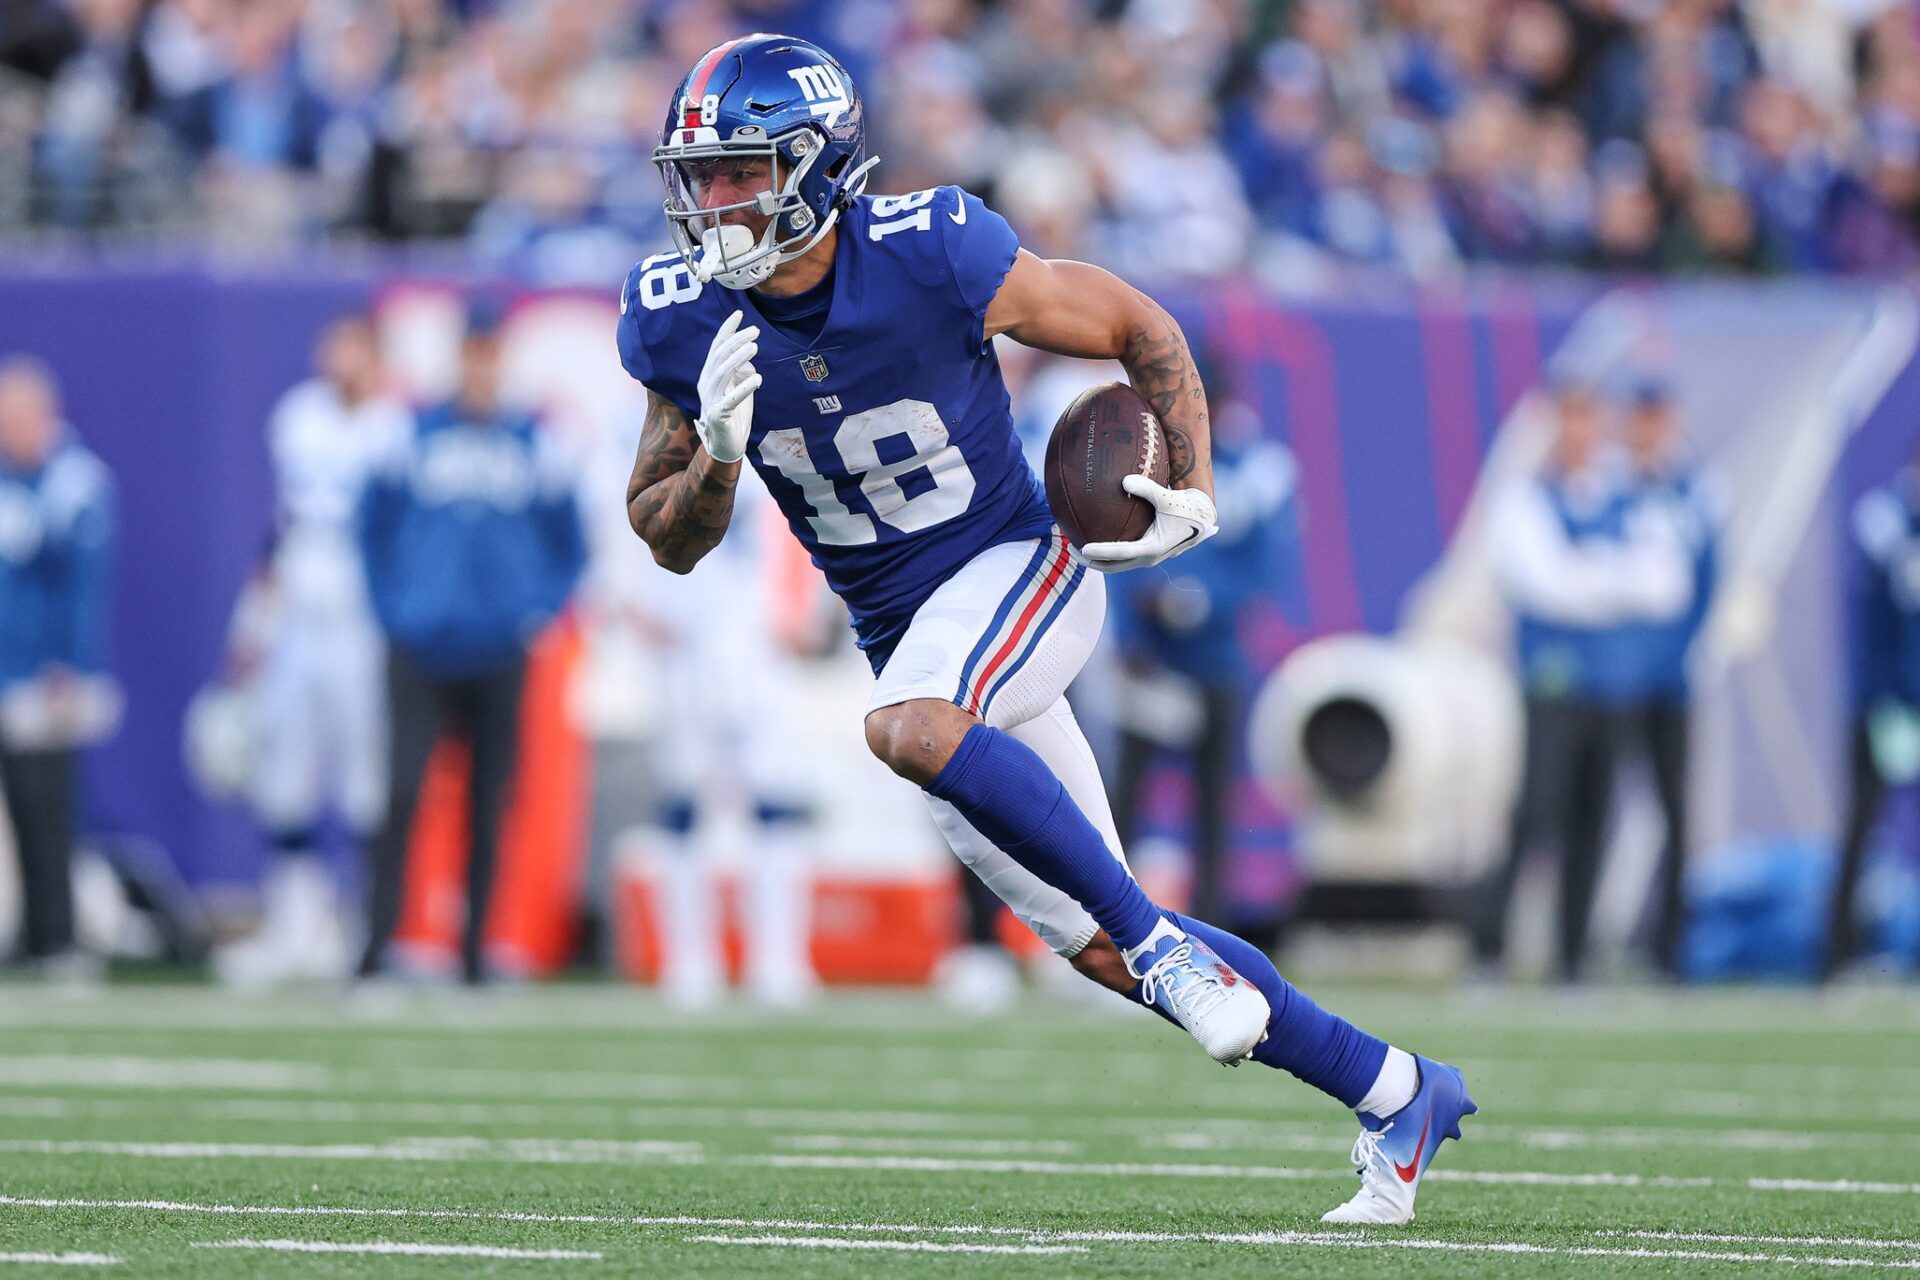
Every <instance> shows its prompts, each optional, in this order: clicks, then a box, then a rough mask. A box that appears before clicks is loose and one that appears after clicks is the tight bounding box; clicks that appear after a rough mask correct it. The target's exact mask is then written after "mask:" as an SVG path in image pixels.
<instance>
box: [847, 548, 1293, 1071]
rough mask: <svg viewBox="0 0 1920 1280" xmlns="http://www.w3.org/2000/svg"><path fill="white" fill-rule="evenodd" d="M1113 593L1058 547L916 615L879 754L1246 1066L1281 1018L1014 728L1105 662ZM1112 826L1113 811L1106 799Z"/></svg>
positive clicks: (948, 587) (942, 597)
mask: <svg viewBox="0 0 1920 1280" xmlns="http://www.w3.org/2000/svg"><path fill="white" fill-rule="evenodd" d="M1105 604H1106V592H1105V586H1104V584H1103V582H1102V581H1101V579H1100V577H1099V575H1098V574H1093V573H1089V572H1088V571H1087V569H1086V568H1085V566H1083V565H1081V564H1080V563H1079V561H1078V560H1077V559H1075V558H1074V557H1073V556H1072V555H1071V554H1070V552H1069V550H1068V547H1067V544H1066V542H1065V540H1064V539H1062V538H1060V537H1059V536H1058V535H1057V534H1056V535H1055V536H1053V537H1051V538H1045V539H1037V540H1035V541H1033V542H1027V543H1011V544H1006V545H1003V546H999V547H993V548H990V549H989V550H987V551H985V552H983V553H981V554H980V555H978V556H976V557H974V559H973V560H971V561H969V562H968V563H967V564H966V565H964V566H962V567H961V569H960V570H959V571H958V572H957V573H955V574H954V575H953V576H952V577H950V578H949V579H947V581H945V582H944V583H942V584H941V585H940V587H939V588H938V589H937V590H936V591H935V592H934V593H933V595H932V596H931V597H929V599H928V600H927V602H926V603H925V604H924V605H922V607H921V608H920V609H919V610H918V611H917V612H916V613H915V615H914V619H913V622H912V624H911V625H910V626H909V627H908V629H907V632H906V634H905V635H904V636H902V638H901V641H900V644H899V647H898V648H897V649H896V650H895V652H894V654H893V655H892V657H891V658H890V659H889V660H888V662H887V664H886V667H885V669H884V670H883V671H882V672H881V675H880V678H879V681H878V682H877V684H876V686H875V689H874V694H873V697H872V698H871V699H870V701H869V703H868V715H867V722H866V729H867V742H868V745H869V746H870V747H871V748H872V749H873V751H874V754H875V755H876V756H878V757H879V758H880V759H881V760H882V761H884V762H885V763H886V764H887V765H888V766H889V767H890V768H892V769H893V771H894V772H896V773H898V774H900V775H901V776H902V777H905V778H907V779H909V780H911V781H913V782H915V783H917V784H919V785H920V787H921V788H922V789H923V790H925V791H926V792H927V794H928V795H929V796H931V797H933V798H935V799H937V800H941V801H944V802H945V803H946V804H947V805H949V806H951V807H952V809H953V810H954V812H955V813H956V814H957V815H958V816H959V817H960V818H962V819H964V820H965V822H966V823H967V824H968V825H969V826H971V827H972V828H973V829H974V830H975V831H977V832H978V833H979V834H980V835H981V836H982V837H984V838H985V839H986V841H987V842H988V843H989V844H991V845H992V846H993V847H995V848H997V849H999V850H1001V851H1002V852H1004V853H1005V854H1006V855H1007V856H1008V857H1009V858H1011V859H1012V860H1013V861H1014V862H1015V863H1017V864H1019V865H1020V866H1022V867H1024V868H1025V869H1026V870H1028V871H1030V872H1032V873H1033V874H1034V876H1036V877H1037V878H1038V879H1039V880H1040V881H1042V882H1043V883H1045V884H1046V885H1048V886H1051V887H1052V888H1053V889H1056V890H1058V891H1059V892H1060V893H1062V894H1064V895H1065V896H1066V897H1068V898H1070V899H1071V900H1073V901H1074V902H1077V903H1079V904H1080V905H1081V906H1082V907H1084V908H1085V909H1086V911H1087V913H1088V914H1089V915H1090V916H1091V917H1092V918H1093V920H1094V921H1096V922H1097V923H1098V925H1099V927H1100V928H1102V929H1104V930H1106V932H1107V934H1108V936H1109V937H1111V938H1113V939H1114V941H1115V942H1116V943H1118V944H1119V945H1120V948H1121V951H1122V954H1123V955H1125V957H1126V959H1127V964H1128V967H1129V969H1130V970H1131V971H1132V972H1133V973H1134V974H1135V975H1136V976H1139V977H1141V978H1142V979H1143V981H1144V983H1145V985H1146V990H1147V992H1148V994H1149V996H1150V997H1152V996H1155V995H1157V996H1158V997H1159V998H1160V1000H1161V1002H1162V1003H1163V1004H1164V1005H1165V1006H1166V1007H1167V1008H1168V1009H1169V1010H1170V1011H1171V1012H1173V1013H1174V1015H1175V1016H1176V1017H1177V1018H1178V1019H1179V1021H1180V1024H1181V1025H1182V1026H1184V1027H1186V1028H1187V1030H1188V1031H1189V1032H1191V1033H1192V1034H1193V1035H1194V1038H1195V1039H1197V1040H1198V1041H1200V1043H1201V1045H1202V1047H1203V1048H1205V1049H1206V1051H1207V1052H1208V1054H1210V1055H1211V1056H1212V1057H1213V1058H1214V1059H1215V1060H1217V1061H1220V1062H1225V1063H1232V1062H1238V1061H1241V1060H1242V1059H1244V1058H1245V1057H1246V1056H1247V1053H1248V1051H1249V1050H1250V1049H1251V1048H1252V1047H1253V1045H1254V1043H1255V1042H1256V1041H1257V1040H1258V1039H1259V1037H1260V1036H1261V1035H1262V1034H1264V1032H1265V1027H1266V1022H1267V1014H1268V1010H1267V1008H1266V1002H1265V1000H1264V999H1263V998H1261V996H1260V995H1259V993H1258V991H1257V990H1255V989H1253V988H1252V987H1250V986H1248V985H1247V984H1244V983H1241V982H1239V981H1238V979H1237V978H1236V977H1235V975H1234V974H1233V973H1232V972H1231V970H1230V969H1228V968H1227V966H1226V965H1225V964H1224V963H1223V962H1221V961H1220V960H1219V958H1218V957H1216V956H1214V955H1213V954H1212V953H1211V952H1210V951H1208V950H1207V949H1206V947H1205V944H1204V943H1198V942H1196V941H1195V940H1193V939H1190V938H1188V937H1187V936H1186V935H1184V934H1182V933H1181V932H1180V930H1179V929H1178V928H1177V927H1175V926H1174V925H1173V923H1172V922H1171V921H1170V920H1168V919H1167V917H1166V916H1165V915H1163V914H1162V913H1161V911H1160V910H1159V908H1158V907H1156V906H1155V905H1154V903H1153V902H1152V900H1151V899H1149V898H1148V897H1147V895H1146V894H1145V893H1144V892H1143V891H1142V890H1141V888H1140V886H1139V884H1137V883H1136V882H1135V881H1134V879H1133V876H1132V873H1130V872H1129V871H1128V870H1127V867H1126V864H1125V862H1123V861H1122V860H1121V859H1120V858H1119V857H1118V856H1117V854H1116V852H1115V851H1114V845H1115V844H1117V840H1116V839H1115V838H1114V836H1113V833H1112V819H1111V816H1110V815H1109V816H1107V818H1106V819H1105V821H1106V826H1107V830H1106V831H1104V832H1103V831H1101V830H1100V829H1099V828H1098V827H1096V826H1095V825H1094V823H1093V822H1091V821H1089V819H1088V816H1087V813H1086V811H1085V810H1084V809H1083V808H1082V807H1081V806H1080V804H1078V803H1077V802H1076V801H1075V800H1074V799H1073V798H1072V797H1071V796H1069V795H1068V794H1067V792H1066V789H1065V788H1064V787H1063V786H1062V784H1061V781H1060V779H1059V777H1058V776H1057V775H1056V774H1055V773H1054V772H1053V771H1052V770H1051V769H1049V768H1048V767H1047V764H1046V762H1045V761H1043V760H1042V759H1041V758H1040V757H1039V756H1038V755H1036V754H1035V753H1034V751H1033V749H1032V748H1031V747H1028V746H1027V745H1025V744H1024V743H1022V742H1021V741H1020V740H1019V739H1018V738H1017V737H1015V736H1014V735H1013V734H1011V733H1009V732H1007V731H1006V728H1005V727H1004V726H1013V725H1018V724H1021V723H1023V722H1024V721H1026V720H1030V719H1032V718H1033V717H1034V716H1036V715H1038V714H1039V713H1040V712H1041V711H1043V710H1045V709H1046V708H1047V707H1049V706H1051V705H1052V704H1053V703H1054V702H1055V701H1057V700H1058V699H1059V697H1060V693H1061V691H1062V690H1064V688H1065V686H1066V684H1067V682H1068V681H1069V680H1071V679H1072V678H1073V676H1074V674H1075V673H1076V672H1078V671H1079V669H1080V668H1081V666H1082V665H1083V664H1084V663H1085V662H1086V659H1087V656H1088V654H1090V653H1091V652H1092V649H1093V645H1094V643H1095V641H1096V640H1097V639H1098V638H1099V633H1100V625H1101V622H1102V619H1103V617H1104V614H1105ZM1100 805H1101V811H1102V812H1103V813H1104V812H1105V807H1106V806H1105V797H1104V795H1103V796H1102V797H1101V798H1100Z"/></svg>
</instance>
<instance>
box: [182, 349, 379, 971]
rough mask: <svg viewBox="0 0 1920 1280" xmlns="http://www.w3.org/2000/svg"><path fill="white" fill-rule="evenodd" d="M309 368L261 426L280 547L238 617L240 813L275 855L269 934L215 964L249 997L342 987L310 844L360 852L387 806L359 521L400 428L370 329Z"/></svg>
mask: <svg viewBox="0 0 1920 1280" xmlns="http://www.w3.org/2000/svg"><path fill="white" fill-rule="evenodd" d="M314 365H315V376H314V377H312V378H309V379H307V380H306V381H304V382H301V383H300V384H298V385H297V386H295V387H294V388H292V389H291V390H290V391H288V392H287V393H286V394H285V395H284V396H282V397H281V398H280V401H279V403H278V404H277V405H276V406H275V408H274V410H273V415H272V417H271V419H270V420H269V422H268V426H267V437H268V446H269V449H270V450H271V453H272V457H273V469H274V479H275V484H276V488H277V491H278V515H277V521H276V531H275V538H274V543H273V548H272V552H271V554H270V556H269V557H268V560H267V563H266V565H265V567H264V570H263V572H262V574H261V575H260V577H259V578H258V579H257V580H256V581H255V582H254V583H253V584H251V585H250V587H249V590H248V598H247V600H246V601H245V602H244V603H243V605H242V607H241V608H240V609H239V610H237V611H236V614H237V619H238V622H237V625H236V636H235V640H234V646H233V647H234V655H235V656H234V661H235V666H236V674H237V675H239V676H240V677H241V678H242V679H243V680H244V681H246V682H248V683H250V684H251V686H252V693H253V697H252V704H251V705H252V708H253V725H252V730H253V732H252V734H251V735H250V737H251V743H252V747H253V752H252V758H253V762H254V766H253V769H252V770H251V773H252V777H251V781H250V785H249V786H248V788H247V799H248V801H249V802H250V804H251V806H252V808H253V809H254V812H255V813H256V815H257V816H258V818H259V820H260V823H261V825H262V827H263V828H264V829H265V831H266V834H267V838H268V841H269V843H270V845H271V849H272V854H271V863H270V865H269V867H268V869H267V875H266V880H265V884H264V887H263V916H262V924H261V927H260V930H259V931H258V933H257V934H255V935H254V936H253V937H252V938H249V939H247V940H246V941H245V942H243V943H241V944H238V945H236V946H233V947H229V948H226V949H224V950H223V951H222V952H221V953H220V955H219V958H218V965H219V968H220V970H221V972H222V975H223V976H224V977H227V978H228V979H230V980H233V981H236V982H240V983H245V984H266V983H273V982H280V981H285V980H289V979H294V978H319V977H334V976H342V975H344V973H345V971H346V961H347V949H346V946H345V942H346V939H345V938H344V936H343V935H342V932H341V927H340V924H339V918H338V913H337V911H336V909H335V901H334V900H335V896H336V895H335V893H334V889H333V882H332V880H331V877H330V876H329V875H328V873H327V871H326V869H325V868H324V866H323V865H322V862H321V859H320V858H319V857H318V854H317V849H316V839H317V836H318V834H319V831H320V828H321V825H322V823H323V822H324V821H325V820H326V818H327V817H328V816H329V814H332V815H333V816H335V817H337V818H338V819H339V821H340V822H341V823H343V824H344V825H345V826H346V828H347V829H348V830H349V831H350V832H351V833H352V834H353V836H354V838H355V839H356V840H358V841H362V842H364V841H365V840H366V839H367V838H369V837H370V835H371V833H372V832H373V831H374V830H375V828H377V827H378V825H379V822H380V819H381V817H382V812H383V809H384V807H385V803H386V739H387V724H386V703H385V697H384V694H383V692H382V690H383V688H384V685H383V666H382V663H383V655H384V646H383V643H382V640H381V636H380V630H379V628H378V626H377V625H376V624H375V622H374V619H373V614H372V609H371V606H370V604H369V602H368V599H367V587H366V581H365V578H364V574H363V572H362V569H361V562H360V553H359V549H358V546H357V545H356V543H355V541H354V536H353V514H354V507H355V504H356V503H357V501H358V500H359V496H360V491H361V488H362V486H363V484H364V483H365V480H366V476H367V473H368V469H369V467H370V466H371V465H372V463H373V461H374V460H375V459H376V458H378V457H380V456H381V455H382V454H383V453H387V452H391V451H392V449H393V448H394V447H395V445H396V441H398V440H399V439H400V438H401V437H402V436H404V434H405V432H406V430H407V416H406V410H405V406H404V405H403V404H402V403H401V402H400V401H399V399H398V398H397V397H395V396H394V395H392V394H391V393H390V391H389V390H388V384H387V377H386V371H385V369H384V367H383V365H382V362H381V358H380V347H379V338H378V334H377V333H376V332H375V330H374V327H373V325H372V323H371V322H370V321H369V320H368V319H366V318H365V317H362V316H350V317H346V318H343V319H340V320H336V321H335V322H334V323H332V324H331V325H329V326H328V327H327V328H326V330H325V331H324V332H323V333H322V334H321V336H320V340H319V343H318V345H317V347H316V349H315V354H314Z"/></svg>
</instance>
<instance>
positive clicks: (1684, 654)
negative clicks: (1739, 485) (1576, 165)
mask: <svg viewBox="0 0 1920 1280" xmlns="http://www.w3.org/2000/svg"><path fill="white" fill-rule="evenodd" d="M1624 435H1625V439H1624V443H1625V445H1626V452H1627V461H1628V464H1629V469H1628V470H1629V474H1628V478H1627V492H1626V495H1625V501H1626V503H1627V511H1628V518H1629V519H1631V518H1632V517H1633V514H1634V513H1636V512H1645V513H1647V514H1649V515H1651V516H1653V517H1654V518H1657V519H1661V520H1663V521H1665V522H1666V527H1667V528H1668V530H1669V532H1670V533H1671V534H1672V535H1673V536H1674V537H1676V538H1677V539H1678V541H1679V543H1680V545H1681V547H1682V548H1683V550H1684V554H1685V556H1686V559H1687V565H1688V569H1689V573H1690V578H1691V582H1690V589H1689V592H1688V596H1687V598H1686V601H1685V604H1684V606H1683V607H1678V608H1674V609H1671V610H1669V611H1668V612H1667V613H1665V614H1664V615H1661V616H1657V617H1648V616H1641V617H1637V618H1634V619H1632V620H1630V621H1628V622H1625V623H1623V624H1621V626H1620V627H1619V628H1618V629H1617V631H1616V632H1615V634H1614V636H1613V638H1612V641H1611V643H1612V644H1613V645H1615V646H1616V647H1617V648H1618V649H1619V651H1620V652H1621V655H1622V656H1623V657H1624V658H1625V659H1626V661H1627V663H1628V664H1629V666H1630V668H1631V671H1632V674H1631V676H1630V677H1629V687H1630V689H1631V690H1632V693H1633V698H1632V701H1631V703H1630V705H1629V707H1628V709H1627V712H1626V718H1625V722H1624V724H1623V729H1624V731H1625V741H1624V743H1623V744H1622V745H1623V746H1624V747H1625V748H1626V749H1627V750H1628V751H1631V752H1636V753H1639V754H1643V755H1644V756H1645V758H1646V761H1647V765H1648V770H1649V772H1650V773H1651V774H1652V775H1653V787H1654V792H1655V795H1656V796H1657V797H1658V799H1659V802H1660V812H1661V816H1662V818H1663V820H1664V822H1665V825H1666V844H1665V848H1664V849H1663V850H1662V854H1661V860H1660V883H1659V886H1658V894H1659V896H1658V898H1657V900H1656V902H1655V906H1654V912H1653V920H1652V925H1653V928H1652V932H1651V936H1650V941H1651V944H1652V959H1653V963H1654V965H1655V967H1656V968H1658V969H1659V970H1660V972H1661V973H1662V974H1664V975H1665V976H1667V977H1668V978H1672V977H1675V976H1677V975H1678V972H1679V964H1678V961H1679V947H1680V936H1681V930H1682V925H1683V923H1684V920H1685V907H1686V903H1685V897H1684V886H1685V883H1686V869H1687V849H1688V822H1687V794H1688V779H1689V777H1690V776H1691V769H1690V767H1689V758H1690V754H1691V753H1690V751H1689V743H1690V739H1691V736H1692V705H1693V690H1692V680H1691V678H1690V674H1689V666H1690V658H1691V656H1692V653H1693V646H1694V643H1695V641H1696V640H1698V638H1699V636H1700V630H1701V627H1702V626H1703V625H1704V624H1705V622H1706V619H1707V612H1708V610H1709V609H1710V608H1711V607H1712V605H1713V595H1714V590H1715V587H1716V586H1717V584H1718V579H1719V535H1720V529H1721V526H1722V524H1723V523H1724V521H1725V511H1726V505H1727V500H1726V490H1725V485H1724V481H1723V477H1722V476H1721V475H1720V473H1719V472H1717V471H1714V470H1711V469H1709V468H1707V467H1706V466H1704V465H1703V464H1701V463H1700V462H1699V461H1698V460H1697V459H1695V458H1693V457H1691V456H1689V454H1688V451H1687V448H1686V442H1685V440H1684V438H1683V434H1682V432H1681V428H1680V419H1679V416H1678V414H1677V413H1676V411H1675V407H1674V401H1673V393H1672V389H1671V388H1670V387H1669V386H1668V385H1667V384H1666V383H1665V382H1664V381H1661V380H1660V379H1658V378H1646V379H1642V380H1641V381H1640V382H1639V383H1638V384H1636V385H1635V386H1634V387H1633V389H1632V391H1631V393H1630V396H1629V403H1628V409H1627V414H1626V430H1625V433H1624Z"/></svg>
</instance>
